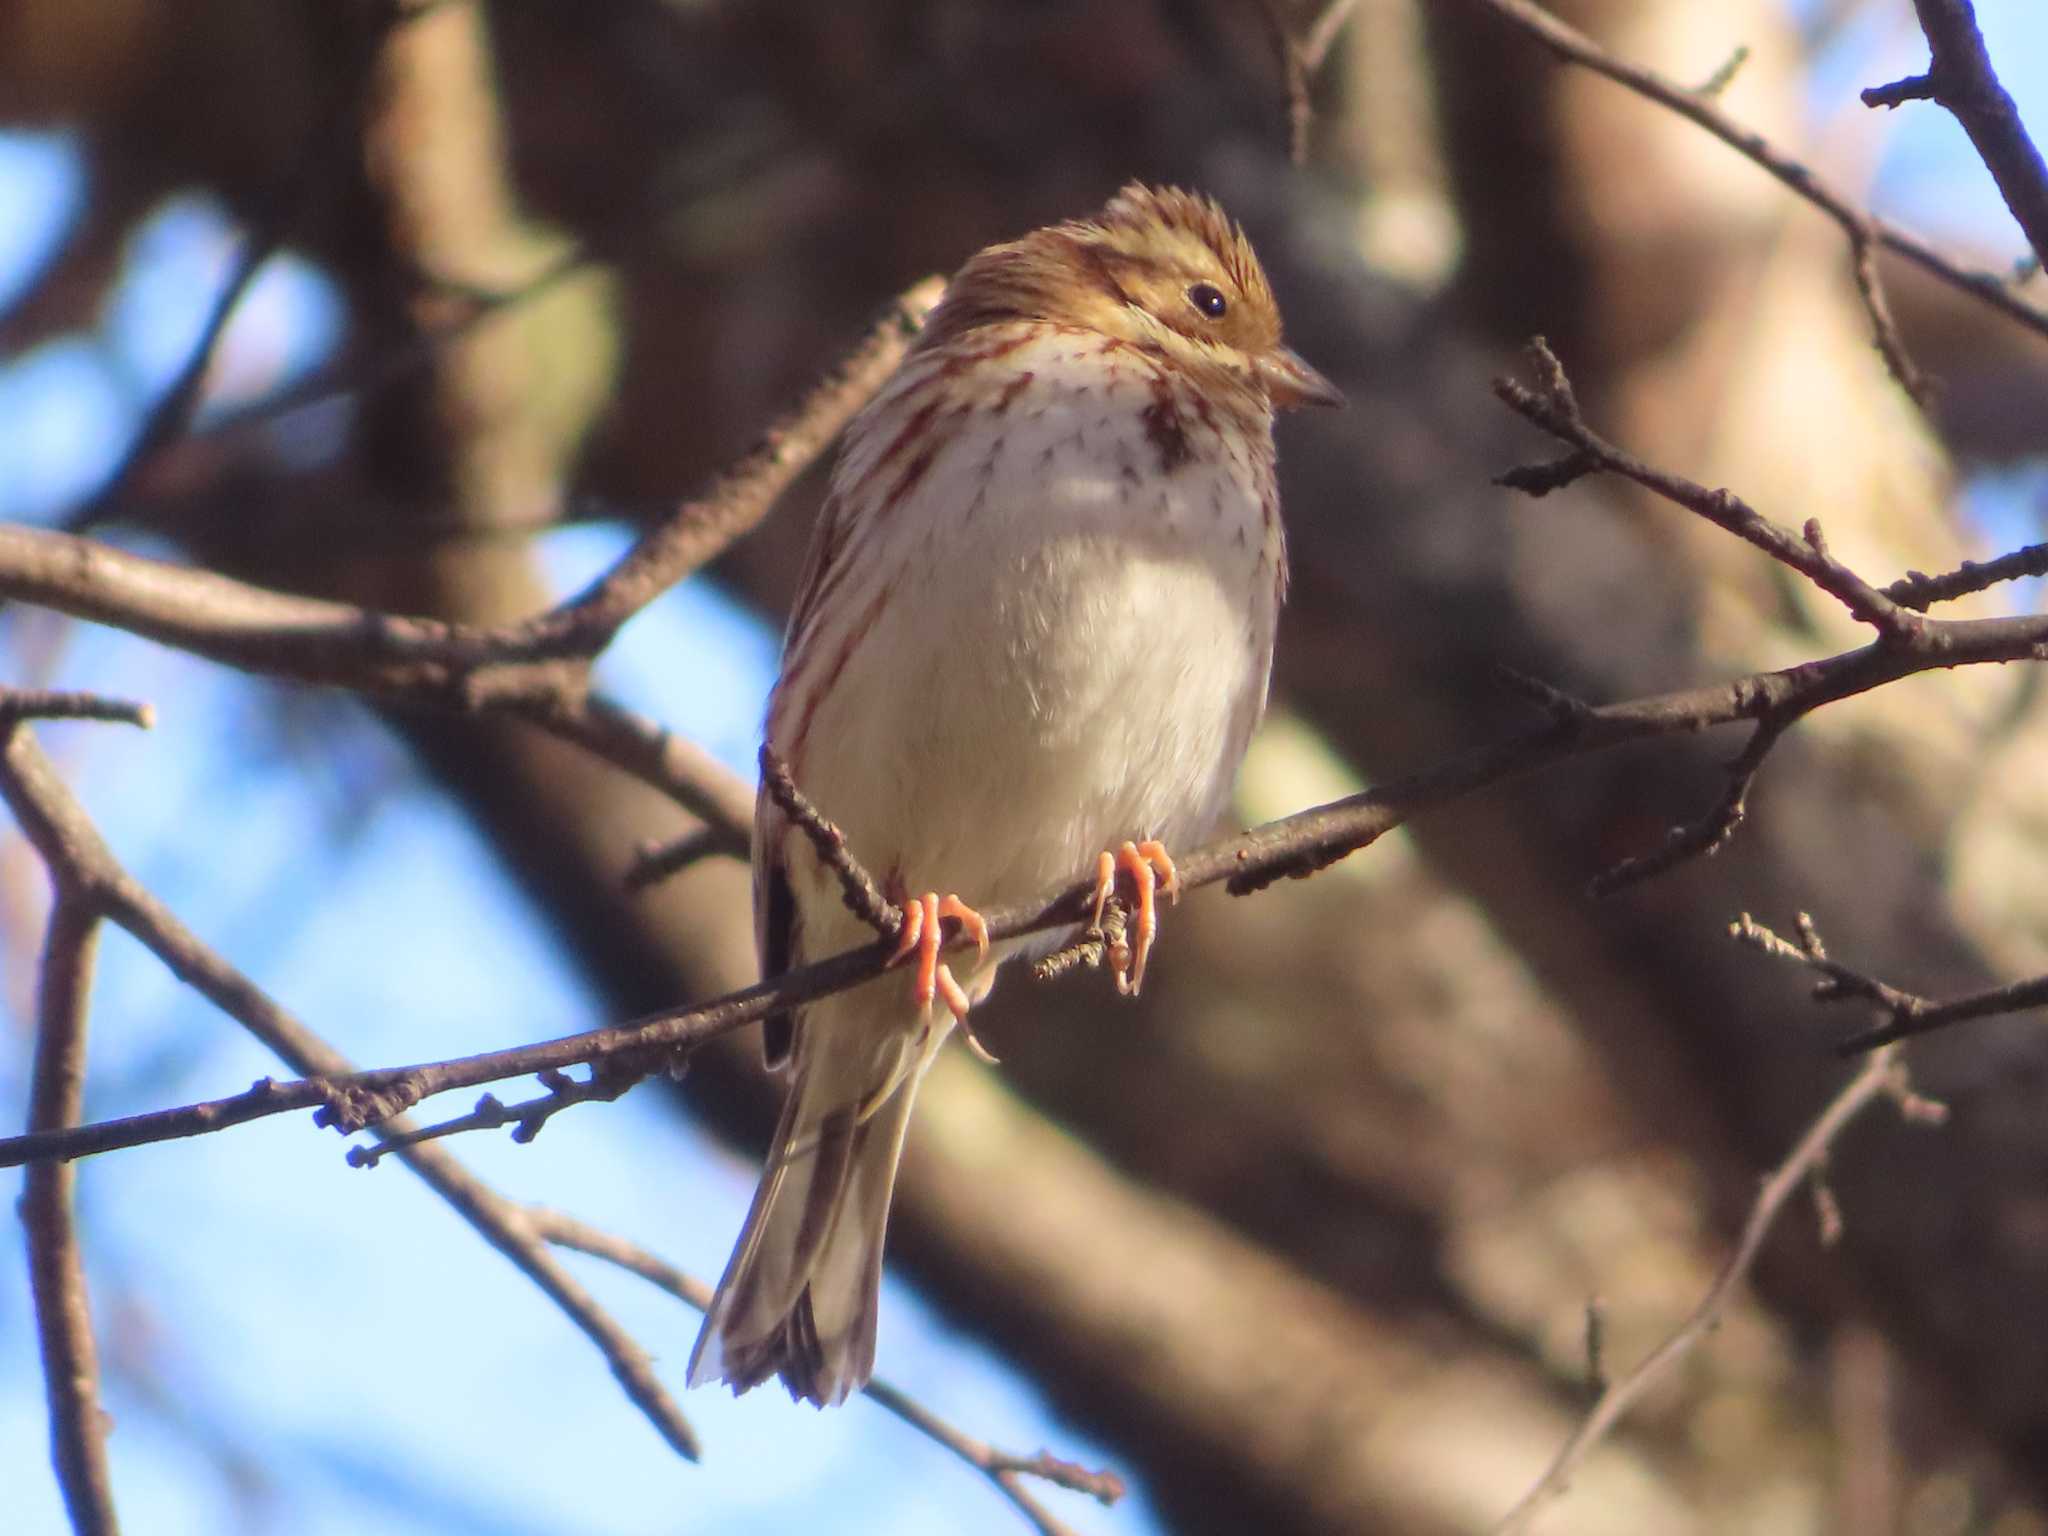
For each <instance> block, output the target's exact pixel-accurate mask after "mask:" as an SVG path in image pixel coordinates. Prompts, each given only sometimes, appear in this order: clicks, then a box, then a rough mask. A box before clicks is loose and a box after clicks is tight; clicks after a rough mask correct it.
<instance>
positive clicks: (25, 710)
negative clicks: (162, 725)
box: [0, 688, 156, 731]
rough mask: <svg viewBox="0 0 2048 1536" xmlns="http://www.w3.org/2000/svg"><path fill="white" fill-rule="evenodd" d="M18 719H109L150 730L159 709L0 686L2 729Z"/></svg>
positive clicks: (127, 701) (88, 695) (89, 696)
mask: <svg viewBox="0 0 2048 1536" xmlns="http://www.w3.org/2000/svg"><path fill="white" fill-rule="evenodd" d="M17 720H107V721H111V722H113V723H114V724H117V725H133V726H137V727H139V728H141V729H142V730H145V731H146V730H148V729H149V728H150V727H151V726H153V725H155V724H156V711H155V710H154V709H153V708H151V707H150V706H149V705H147V704H139V703H136V702H134V701H133V700H130V699H110V698H107V697H105V696H104V695H102V694H97V693H75V692H71V691H68V690H57V689H49V688H0V731H5V730H7V729H8V728H9V727H11V726H12V725H13V724H14V722H15V721H17Z"/></svg>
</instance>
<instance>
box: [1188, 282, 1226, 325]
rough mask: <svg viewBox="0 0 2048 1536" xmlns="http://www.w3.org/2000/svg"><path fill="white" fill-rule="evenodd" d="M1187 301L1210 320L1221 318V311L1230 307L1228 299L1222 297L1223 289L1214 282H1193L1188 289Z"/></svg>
mask: <svg viewBox="0 0 2048 1536" xmlns="http://www.w3.org/2000/svg"><path fill="white" fill-rule="evenodd" d="M1188 302H1189V303H1190V304H1192V305H1194V306H1195V308H1197V309H1199V310H1200V311H1201V312H1202V313H1203V314H1205V315H1207V316H1208V317H1209V318H1210V319H1211V320H1221V319H1222V318H1223V312H1224V311H1225V310H1226V309H1228V308H1230V301H1229V300H1227V299H1226V298H1224V297H1223V290H1222V289H1221V288H1218V287H1217V286H1216V285H1215V284H1214V283H1197V284H1195V286H1194V287H1192V288H1190V289H1189V290H1188Z"/></svg>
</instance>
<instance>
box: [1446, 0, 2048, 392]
mask: <svg viewBox="0 0 2048 1536" xmlns="http://www.w3.org/2000/svg"><path fill="white" fill-rule="evenodd" d="M1468 3H1471V4H1475V5H1479V6H1482V7H1483V8H1485V9H1486V10H1489V11H1491V12H1493V13H1494V14H1495V15H1496V16H1499V17H1500V18H1501V19H1502V20H1504V21H1506V22H1507V23H1509V24H1510V25H1511V26H1514V27H1516V28H1518V29H1519V30H1521V31H1522V32H1524V33H1526V34H1528V35H1529V36H1530V37H1532V38H1534V39H1535V40H1536V41H1537V42H1539V43H1541V44H1542V45H1543V46H1544V47H1545V48H1547V49H1548V50H1549V51H1550V52H1551V53H1552V54H1554V55H1556V56H1557V57H1558V58H1560V59H1562V60H1564V61H1565V62H1567V63H1570V64H1576V65H1579V66H1580V67H1582V68H1585V69H1589V70H1592V71H1593V72H1594V73H1595V74H1598V75H1601V76H1604V77H1605V78H1607V79H1609V80H1612V81H1614V82H1615V83H1616V84H1617V85H1621V86H1623V87H1625V88H1627V89H1628V90H1631V91H1634V92H1635V93H1636V94H1637V95H1639V96H1643V97H1645V98H1647V99H1648V100H1650V101H1654V102H1656V103H1657V104H1658V105H1660V106H1662V107H1665V108H1667V109H1669V110H1670V111H1673V112H1676V113H1677V114H1678V115H1679V116H1681V117H1683V118H1685V119H1687V120H1688V121H1689V122H1692V123H1695V124H1697V125H1698V126H1699V127H1701V128H1703V129H1705V130H1706V131H1707V132H1708V133H1710V134H1712V135H1713V136H1714V137H1715V138H1717V139H1719V140H1720V141H1721V142H1722V143H1724V144H1726V145H1727V146H1728V147H1729V148H1731V149H1733V150H1734V151H1735V152H1736V153H1738V154H1740V155H1742V156H1743V157H1744V158H1746V159H1748V160H1749V161H1751V162H1752V163H1754V164H1755V165H1757V166H1759V167H1761V168H1762V169H1763V170H1764V171H1766V172H1767V173H1769V174H1770V175H1771V176H1773V177H1775V178H1776V179H1777V180H1778V181H1779V182H1780V183H1782V184H1783V185H1784V186H1785V187H1787V188H1789V189H1790V190H1791V191H1792V192H1794V193H1795V194H1797V195H1798V196H1799V197H1801V198H1804V199H1805V200H1806V201H1807V202H1809V203H1811V204H1812V205H1813V206H1814V207H1816V208H1818V209H1820V210H1821V211H1822V212H1823V213H1825V214H1827V215H1828V217H1829V218H1831V219H1833V220H1834V221H1835V223H1836V224H1837V225H1839V226H1840V227H1841V229H1842V232H1843V234H1844V235H1845V236H1846V237H1847V238H1848V240H1849V242H1850V245H1851V247H1852V257H1853V258H1854V264H1855V265H1856V267H1857V268H1858V272H1857V284H1858V288H1859V290H1860V291H1861V292H1862V294H1863V298H1864V304H1865V307H1866V308H1867V309H1868V310H1869V312H1870V321H1871V327H1872V330H1873V332H1874V333H1875V335H1876V339H1877V343H1878V346H1879V348H1880V349H1881V350H1882V352H1883V353H1884V356H1885V358H1886V361H1887V363H1888V364H1889V365H1890V366H1891V367H1892V369H1893V371H1894V372H1895V373H1896V372H1898V371H1899V369H1900V364H1901V361H1902V360H1903V359H1904V357H1905V348H1904V346H1903V345H1902V344H1901V343H1900V342H1899V340H1898V334H1897V328H1896V327H1895V326H1894V325H1893V324H1892V321H1891V317H1890V314H1889V312H1888V310H1887V308H1886V306H1885V305H1884V303H1883V298H1882V288H1881V287H1880V286H1879V285H1878V283H1877V279H1876V271H1875V266H1874V264H1873V263H1870V262H1869V261H1868V260H1867V259H1866V258H1865V256H1864V251H1865V249H1866V248H1867V247H1868V246H1872V245H1879V246H1882V247H1884V248H1885V249H1886V250H1888V251H1891V252H1892V253H1894V254H1895V255H1898V256H1902V257H1904V258H1905V259H1906V260H1908V261H1910V262H1912V263H1913V264H1914V265H1915V266H1917V267H1919V268H1921V269H1922V270H1923V271H1925V272H1928V273H1931V274H1932V275H1933V276H1934V277H1935V278H1937V279H1939V280H1940V281H1941V282H1943V283H1946V284H1948V285H1949V286H1950V287H1951V288H1954V289H1956V290H1958V291H1959V292H1962V293H1964V294H1967V295H1969V296H1970V297H1971V298H1973V299H1975V300H1976V301H1977V302H1978V303H1980V304H1987V305H1989V306H1990V307H1991V308H1993V309H1995V310H1997V311H1998V312H1999V313H2000V314H2002V315H2004V316H2005V317H2006V318H2007V319H2009V320H2013V321H2016V322H2018V323H2019V324H2020V325H2022V326H2024V327H2026V329H2028V330H2030V331H2032V332H2034V333H2035V334H2036V335H2038V336H2044V337H2048V314H2044V313H2043V312H2042V311H2041V310H2038V309H2036V308H2034V307H2033V306H2032V305H2030V304H2028V303H2027V302H2025V301H2024V300H2023V299H2021V298H2019V297H2018V296H2017V295H2015V294H2014V293H2012V292H2011V291H2010V290H2009V289H2008V288H2007V287H2006V285H2005V284H2003V283H2002V282H2000V281H1999V280H1998V279H1997V278H1996V277H1995V276H1993V275H1991V274H1990V273H1985V272H1971V271H1966V270H1965V269H1963V268H1962V267H1961V266H1959V265H1957V264H1956V263H1955V262H1954V261H1952V260H1950V259H1949V258H1948V257H1947V256H1944V255H1943V254H1942V253H1941V252H1939V251H1937V250H1936V249H1935V248H1934V247H1933V246H1931V245H1929V244H1928V243H1927V242H1926V241H1925V240H1923V239H1921V238H1920V237H1919V236H1918V235H1915V234H1913V233H1912V232H1911V231H1909V230H1906V229H1902V228H1901V227H1899V226H1898V225H1896V224H1893V223H1891V222H1890V221H1889V220H1886V219H1882V218H1879V217H1877V216H1876V215H1874V214H1871V213H1868V212H1866V211H1865V210H1864V209H1863V208H1862V207H1860V206H1859V205H1858V204H1857V202H1856V201H1855V200H1854V199H1853V198H1851V197H1850V196H1848V194H1846V193H1844V192H1843V191H1841V190H1840V189H1839V188H1837V187H1835V186H1834V185H1833V184H1832V183H1830V182H1828V181H1827V180H1825V179H1824V178H1822V177H1821V176H1820V175H1819V174H1818V173H1817V172H1815V171H1814V170H1813V169H1812V168H1811V167H1809V166H1807V165H1804V164H1802V163H1801V162H1800V161H1798V160H1795V159H1794V158H1792V157H1791V156H1790V155H1788V154H1786V153H1785V152H1784V151H1782V150H1780V149H1778V148H1777V147H1776V146H1774V145H1773V144H1772V143H1771V142H1770V141H1769V140H1768V139H1766V138H1765V137H1764V136H1763V135H1762V134H1760V133H1757V132H1755V131H1753V130H1752V129H1749V128H1747V127H1744V126H1743V125H1742V124H1741V123H1739V122H1737V121H1736V120H1735V119H1734V118H1732V117H1730V116H1729V115H1728V114H1727V113H1726V112H1724V111H1722V110H1721V108H1720V107H1719V106H1717V105H1716V104H1715V102H1714V101H1713V100H1712V98H1710V97H1708V96H1705V95H1702V94H1701V93H1700V92H1697V91H1691V90H1688V89H1686V88H1685V87H1684V86H1683V85H1680V84H1679V83H1678V82H1677V81H1674V80H1670V79H1667V78H1665V77H1664V76H1662V75H1660V74H1658V73H1656V72H1655V71H1654V70H1649V69H1645V68H1643V67H1642V66H1640V65H1637V64H1631V63H1628V62H1626V61H1624V60H1622V59H1619V58H1617V57H1615V56H1614V55H1613V54H1612V53H1610V52H1609V51H1608V50H1607V49H1605V48H1603V47H1601V46H1600V45H1599V44H1598V43H1596V42H1594V41H1593V40H1592V39H1591V38H1589V37H1587V36H1586V35H1585V34H1584V33H1582V32H1580V31H1578V30H1577V29H1575V28H1573V27H1570V26H1567V25H1566V24H1565V23H1564V22H1562V21H1560V20H1558V19H1557V17H1555V16H1553V15H1551V14H1550V12H1548V11H1546V10H1544V9H1543V8H1542V7H1541V6H1539V5H1536V4H1534V3H1532V0H1468ZM1907 367H1908V370H1909V376H1910V365H1907ZM1902 382H1904V381H1903V380H1902Z"/></svg>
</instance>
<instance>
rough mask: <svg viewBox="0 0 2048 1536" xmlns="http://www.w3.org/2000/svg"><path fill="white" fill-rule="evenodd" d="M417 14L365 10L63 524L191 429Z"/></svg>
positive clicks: (396, 8) (99, 503)
mask: <svg viewBox="0 0 2048 1536" xmlns="http://www.w3.org/2000/svg"><path fill="white" fill-rule="evenodd" d="M416 14H418V12H417V10H416V9H414V8H409V7H406V6H404V5H399V4H383V5H372V6H370V7H369V8H368V13H367V15H366V17H365V19H364V24H363V27H362V30H361V33H360V35H359V38H358V43H357V48H356V56H355V58H354V59H352V60H350V61H349V62H348V63H347V65H346V66H345V67H344V68H343V69H342V71H341V75H340V79H339V81H338V82H337V83H336V85H335V88H334V94H333V97H332V99H331V100H330V101H329V102H328V103H327V105H326V106H325V107H324V108H323V109H322V110H321V111H320V112H319V113H318V114H317V115H316V117H315V119H314V125H313V129H312V132H311V134H310V136H309V138H308V139H307V142H306V145H305V147H304V148H303V149H302V150H301V151H300V152H299V155H298V159H297V163H296V164H295V165H294V166H293V168H292V170H291V172H290V174H289V176H288V177H287V178H286V181H285V182H284V184H283V186H282V187H281V188H280V189H279V191H278V192H277V193H275V194H273V195H272V196H271V197H270V198H269V199H268V201H267V203H265V204H261V205H259V206H258V208H257V211H256V216H255V217H254V218H253V219H252V220H251V221H250V223H249V225H248V227H247V228H246V229H245V230H244V231H243V234H242V239H241V244H240V246H239V247H238V248H237V250H236V252H235V259H234V264H233V266H232V267H231V268H230V269H229V271H228V276H227V281H226V282H224V283H222V285H221V288H220V291H219V292H218V293H216V294H215V295H214V297H213V302H212V303H211V304H210V305H209V306H208V307H207V312H206V317H205V319H204V320H203V321H202V322H201V323H200V327H199V335H198V337H197V339H196V340H195V341H194V342H193V344H192V347H191V350H190V351H189V352H187V353H186V355H185V361H184V362H183V364H181V365H180V367H179V369H178V372H177V373H176V374H175V375H174V376H173V377H172V379H171V381H170V383H169V384H168V385H166V386H165V388H164V391H163V393H162V394H161V395H160V396H158V397H157V401H156V404H155V405H153V406H152V407H151V408H150V411H149V414H148V415H147V416H145V417H144V418H143V422H142V425H141V427H140V428H139V429H138V430H137V431H136V434H135V436H134V438H133V439H132V440H131V441H130V443H129V445H128V448H127V451H126V452H125V453H123V454H122V455H121V459H120V462H119V463H118V464H116V465H115V466H114V470H113V473H112V474H110V475H109V476H108V477H107V481H106V484H105V485H104V486H103V487H102V488H101V489H100V490H99V491H98V492H97V493H96V494H95V495H94V496H93V498H92V499H91V500H90V501H89V502H87V503H86V504H85V505H84V506H82V507H80V508H79V509H78V510H77V511H76V512H75V513H74V514H72V516H70V517H69V518H67V519H66V521H65V526H66V527H67V528H69V529H71V530H72V531H73V532H83V531H85V530H86V529H88V528H92V527H94V526H96V525H98V524H100V523H102V522H105V521H106V520H107V519H108V518H110V517H112V516H114V515H116V514H117V513H118V511H119V510H120V508H121V505H122V503H123V502H124V501H126V500H127V498H128V496H129V493H130V492H131V491H132V490H133V489H134V487H135V482H136V480H137V479H138V478H139V477H140V475H141V473H142V471H143V470H144V469H146V468H147V467H148V466H149V464H150V463H151V461H152V460H154V459H155V457H156V456H157V454H158V453H160V452H161V451H162V450H163V449H164V448H166V447H168V446H169V445H170V444H171V443H172V442H174V441H176V440H177V439H178V438H180V437H182V436H184V435H185V433H186V432H187V430H188V429H189V428H190V427H191V424H192V415H193V412H194V411H195V410H196V409H197V408H198V405H199V397H200V394H201V393H202V391H203V389H204V386H205V384H206V376H207V374H208V373H209V372H210V371H211V370H212V367H213V360H214V354H215V353H217V352H218V351H219V350H220V343H221V338H222V337H223V336H225V335H226V334H227V328H228V323H229V322H230V321H231V320H233V319H234V317H235V313H236V311H237V310H239V309H240V308H241V306H242V300H243V298H244V297H245V296H246V295H247V294H248V292H249V288H250V285H251V284H253V283H254V282H255V281H256V278H257V276H258V275H259V274H260V273H261V272H262V271H263V268H264V267H265V266H266V265H267V264H268V263H269V261H270V258H271V257H273V256H275V255H276V254H277V253H278V252H279V251H280V250H282V249H283V248H284V243H285V241H286V240H287V239H289V238H290V236H291V233H292V231H293V229H295V228H296V227H297V226H298V224H299V223H300V221H301V219H302V218H303V216H304V213H305V210H306V208H307V207H308V206H309V205H310V203H311V202H312V198H313V195H314V194H315V193H316V192H318V191H320V190H322V189H324V188H328V187H331V186H332V185H333V182H334V177H333V176H332V175H331V174H329V172H330V168H331V167H333V166H334V165H335V164H336V163H337V162H338V160H339V158H340V157H341V156H342V155H345V154H347V153H349V152H350V151H352V150H353V149H354V148H355V146H356V144H357V143H358V140H357V137H356V135H355V134H354V133H352V132H350V131H349V130H350V128H351V126H352V125H353V124H354V122H355V119H356V117H357V115H358V113H359V112H360V111H361V106H362V100H363V93H364V90H365V87H366V85H367V82H368V79H369V73H370V70H371V68H372V67H373V65H374V64H375V62H376V59H377V55H378V54H379V53H380V52H381V51H382V49H383V47H384V44H385V41H386V40H387V39H388V38H389V36H390V34H391V32H392V30H393V29H394V28H395V27H398V26H400V25H402V24H403V23H404V22H406V21H408V20H410V19H412V17H413V16H414V15H416Z"/></svg>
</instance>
